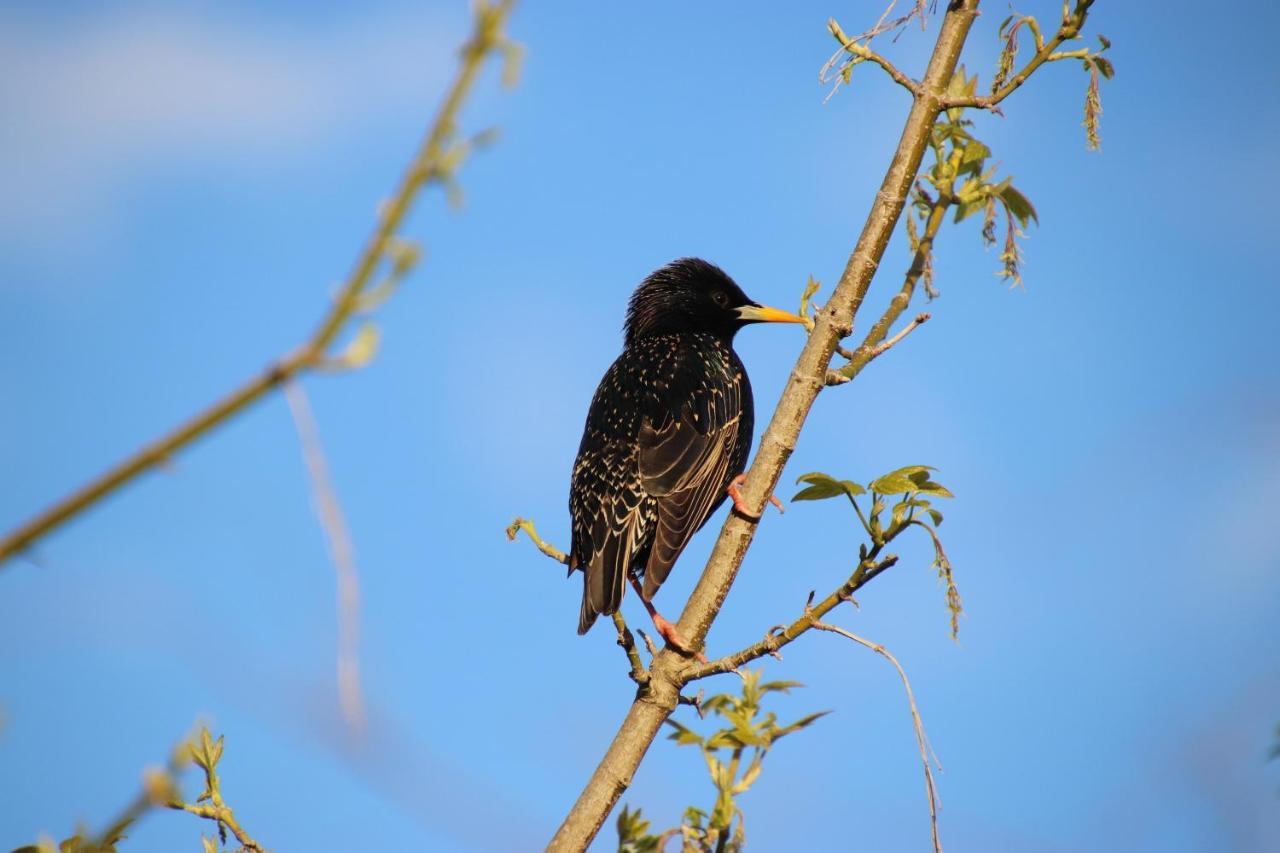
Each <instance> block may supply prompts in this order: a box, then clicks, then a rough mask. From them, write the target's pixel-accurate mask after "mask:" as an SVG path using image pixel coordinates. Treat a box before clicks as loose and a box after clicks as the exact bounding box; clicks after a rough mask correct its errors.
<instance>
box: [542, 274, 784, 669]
mask: <svg viewBox="0 0 1280 853" xmlns="http://www.w3.org/2000/svg"><path fill="white" fill-rule="evenodd" d="M804 322H805V321H804V320H803V319H802V318H801V317H799V316H797V315H795V314H792V313H790V312H787V311H782V310H779V309H777V308H770V307H768V306H765V305H761V304H759V303H757V302H755V301H753V300H751V299H750V298H749V297H748V296H747V295H746V294H745V293H744V292H743V291H742V288H740V287H739V286H738V285H737V284H736V283H735V282H734V280H733V279H732V278H730V277H729V275H728V274H727V273H725V272H724V270H722V269H720V268H719V267H717V266H716V265H714V264H712V263H710V262H708V261H705V260H702V259H700V258H680V259H678V260H675V261H672V262H671V263H669V264H667V265H666V266H663V267H661V268H660V269H658V270H656V271H654V272H653V273H651V274H650V275H649V276H648V277H646V278H645V279H644V280H643V281H642V282H641V283H640V285H639V286H638V287H637V288H636V290H635V292H634V293H633V294H632V296H631V300H630V302H629V304H628V306H627V314H626V321H625V324H624V329H623V331H624V334H623V338H624V340H623V343H624V346H623V350H622V354H621V355H619V356H618V358H617V359H616V360H615V361H614V362H613V364H612V365H611V366H610V367H609V369H608V371H606V372H605V374H604V378H602V379H601V380H600V385H599V387H598V388H597V389H596V393H595V396H594V397H593V398H592V400H591V406H590V408H589V410H588V412H587V420H586V425H585V426H584V428H583V432H582V442H581V444H580V446H579V448H578V455H577V458H576V460H575V461H574V464H573V473H572V476H571V478H570V486H569V514H570V520H571V527H572V542H571V546H570V551H569V560H568V565H569V574H570V576H572V574H573V572H574V571H575V570H580V571H581V572H582V576H583V589H582V607H581V609H580V611H579V616H578V633H579V634H585V633H586V632H587V631H588V630H589V629H590V628H591V626H592V624H593V623H594V622H595V621H596V617H597V616H599V615H600V614H606V615H609V614H613V613H615V612H617V610H618V608H619V606H620V605H621V603H622V597H623V593H624V591H625V588H626V586H627V584H628V583H630V584H631V586H632V587H633V588H634V589H635V590H636V592H637V593H638V595H639V597H640V600H641V602H642V603H643V604H644V606H645V609H646V610H647V611H648V613H649V616H650V617H651V618H652V620H653V623H654V627H655V629H656V630H657V631H658V633H659V634H661V635H662V637H663V639H665V640H666V641H667V643H668V644H670V645H672V646H675V647H676V648H678V649H680V650H682V651H685V652H690V653H692V650H690V649H689V648H688V647H687V645H686V644H685V642H684V640H683V638H681V637H680V636H679V634H678V633H677V632H676V629H675V626H674V625H673V624H672V623H670V622H668V621H667V620H666V619H664V618H663V617H662V616H661V614H659V613H658V612H657V610H656V609H655V608H654V606H653V603H652V600H653V597H654V595H655V593H657V591H658V588H659V587H660V586H661V585H662V583H663V581H665V580H666V579H667V576H668V574H669V573H670V572H671V568H672V566H673V565H674V564H675V562H676V559H677V558H678V557H679V556H680V553H681V551H683V550H684V548H685V546H686V545H687V544H688V543H689V540H690V538H691V537H692V536H693V534H694V533H696V532H697V531H698V529H699V528H701V527H702V526H703V525H704V524H705V523H706V521H707V519H708V518H710V517H711V515H712V514H713V513H714V512H715V511H716V510H717V509H718V508H719V507H720V505H721V504H722V503H723V502H724V501H725V499H726V498H727V497H731V498H733V502H734V506H735V507H736V508H737V509H738V511H739V512H742V513H744V514H747V515H748V516H749V517H754V516H751V515H750V513H749V512H748V511H747V508H746V506H745V505H744V504H743V503H742V500H741V496H740V495H739V493H738V490H737V487H738V486H739V485H740V484H741V483H742V481H743V480H744V478H745V477H744V475H743V471H744V469H745V468H746V463H747V457H748V455H749V454H750V452H751V440H752V430H753V428H754V425H755V411H754V404H753V401H752V397H751V383H750V381H749V380H748V378H747V371H746V367H745V366H744V365H743V363H742V360H741V359H740V358H739V357H738V354H737V353H736V352H734V350H733V338H734V335H735V334H737V332H738V330H739V329H741V328H742V327H743V326H746V325H749V324H752V323H804ZM771 500H772V501H774V503H777V501H776V499H773V498H771ZM777 505H778V507H779V509H781V504H780V503H779V504H777ZM641 580H643V586H641Z"/></svg>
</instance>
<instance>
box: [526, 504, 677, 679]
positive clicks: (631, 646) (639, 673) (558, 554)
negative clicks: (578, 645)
mask: <svg viewBox="0 0 1280 853" xmlns="http://www.w3.org/2000/svg"><path fill="white" fill-rule="evenodd" d="M521 530H523V531H524V532H525V535H526V536H528V537H529V541H530V542H532V543H533V545H534V547H535V548H537V549H538V550H539V551H541V552H542V553H544V554H546V555H547V556H548V557H550V558H551V559H553V560H555V561H556V562H557V563H560V564H561V565H565V566H567V565H569V555H568V554H566V553H565V552H564V551H561V550H560V549H559V548H557V547H556V546H554V545H552V544H551V543H549V542H546V541H544V540H543V538H542V537H541V536H539V535H538V530H537V528H535V527H534V526H533V522H532V521H530V520H529V519H527V518H517V519H516V520H515V521H513V522H511V524H509V525H507V538H508V539H510V540H511V541H513V542H514V541H515V538H516V535H517V534H519V532H520V531H521ZM570 574H572V570H571V571H570ZM613 625H614V627H615V628H617V629H618V646H619V647H620V648H621V649H622V651H623V652H624V653H625V654H626V656H627V663H628V664H629V665H630V667H631V671H630V672H628V673H627V676H628V677H629V678H630V679H631V680H632V681H634V682H635V683H636V687H638V688H640V689H641V690H643V689H645V688H647V687H648V686H649V670H648V669H646V668H645V665H644V661H642V660H640V652H639V651H638V650H637V649H636V638H635V635H633V634H632V633H631V629H630V628H628V627H627V623H626V620H624V619H623V618H622V614H621V613H619V612H615V613H614V614H613ZM640 636H641V637H642V638H644V642H645V645H647V646H648V647H649V651H650V653H652V652H653V651H654V649H653V643H652V642H651V641H650V640H649V638H648V637H647V636H645V634H644V632H643V631H641V632H640Z"/></svg>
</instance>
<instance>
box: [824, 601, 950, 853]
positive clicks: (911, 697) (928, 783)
mask: <svg viewBox="0 0 1280 853" xmlns="http://www.w3.org/2000/svg"><path fill="white" fill-rule="evenodd" d="M813 627H814V628H816V629H817V630H819V631H830V632H831V633H833V634H839V635H840V636H842V637H848V638H849V639H850V640H853V641H854V642H855V643H858V644H860V645H863V646H866V647H867V648H868V649H871V651H873V652H875V653H876V654H878V655H883V656H884V657H885V658H886V659H887V660H888V661H889V663H891V664H893V667H894V669H896V670H898V676H899V677H900V678H901V679H902V686H903V687H904V688H905V689H906V691H907V704H908V705H910V706H911V722H912V723H913V724H914V726H915V730H916V743H917V744H918V745H919V746H920V762H921V763H922V764H923V765H924V788H925V793H926V794H927V795H928V797H929V825H930V828H931V829H932V832H933V849H934V853H942V839H941V838H939V837H938V790H937V787H936V786H935V785H934V782H933V771H932V770H930V769H929V756H930V755H932V753H933V747H931V746H929V739H928V738H927V737H926V736H925V733H924V722H923V721H922V720H921V719H920V710H919V709H918V708H917V707H916V697H915V694H914V693H912V691H911V680H910V679H908V678H907V672H906V670H904V669H903V668H902V664H900V663H898V659H897V658H895V657H894V656H893V655H892V654H891V653H890V652H889V650H888V649H886V648H885V647H884V646H882V645H880V644H879V643H873V642H871V641H870V640H866V639H863V638H862V637H859V636H858V635H857V634H851V633H849V632H848V631H846V630H845V629H843V628H838V627H836V626H835V625H829V624H827V623H826V622H814V623H813ZM933 761H934V763H935V764H937V763H938V758H937V756H934V758H933ZM938 769H939V770H941V769H942V765H941V764H938Z"/></svg>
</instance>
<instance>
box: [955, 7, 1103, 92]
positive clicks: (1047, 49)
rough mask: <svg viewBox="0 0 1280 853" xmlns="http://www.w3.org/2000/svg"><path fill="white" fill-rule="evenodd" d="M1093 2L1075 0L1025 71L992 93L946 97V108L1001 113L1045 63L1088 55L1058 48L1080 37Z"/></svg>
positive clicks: (1025, 67)
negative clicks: (969, 108) (1002, 106)
mask: <svg viewBox="0 0 1280 853" xmlns="http://www.w3.org/2000/svg"><path fill="white" fill-rule="evenodd" d="M1092 5H1093V0H1076V5H1075V9H1074V10H1073V11H1072V12H1071V13H1070V14H1068V15H1067V16H1066V17H1064V18H1063V21H1062V26H1060V27H1059V28H1058V31H1057V32H1056V33H1054V34H1053V38H1051V39H1049V40H1048V41H1047V42H1045V43H1044V45H1043V46H1042V47H1041V48H1040V49H1039V50H1037V51H1036V54H1035V56H1033V57H1031V59H1030V60H1029V61H1028V62H1027V64H1026V65H1024V66H1023V68H1022V70H1021V71H1019V72H1018V73H1017V74H1014V75H1013V76H1012V77H1010V78H1009V80H1008V82H1007V83H1005V84H1004V85H1003V86H1001V87H1000V88H999V89H997V90H996V91H994V92H992V93H991V94H990V95H986V96H976V95H975V96H971V97H963V98H943V100H942V106H943V107H944V108H945V109H953V108H955V107H974V108H976V109H982V110H990V111H992V112H995V113H999V112H1000V109H999V104H1000V102H1001V101H1003V100H1004V99H1005V98H1007V97H1009V96H1010V95H1012V94H1013V93H1014V92H1015V91H1017V90H1018V88H1019V87H1020V86H1021V85H1022V84H1023V83H1025V82H1027V78H1028V77H1030V76H1031V75H1032V74H1033V73H1034V72H1035V70H1036V69H1037V68H1039V67H1040V66H1041V65H1044V64H1045V63H1046V62H1057V61H1059V60H1062V59H1080V58H1081V57H1082V56H1083V55H1087V51H1085V52H1084V53H1083V54H1082V53H1081V51H1062V52H1059V51H1058V47H1059V46H1060V45H1061V44H1062V43H1063V42H1067V41H1071V40H1072V39H1075V38H1078V37H1079V35H1080V30H1081V29H1083V28H1084V23H1085V20H1086V19H1087V18H1088V17H1089V7H1090V6H1092Z"/></svg>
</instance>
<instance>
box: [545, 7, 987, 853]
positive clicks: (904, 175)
mask: <svg viewBox="0 0 1280 853" xmlns="http://www.w3.org/2000/svg"><path fill="white" fill-rule="evenodd" d="M977 7H978V0H953V2H952V3H951V4H950V6H949V8H948V10H947V12H946V14H945V16H944V17H943V20H942V26H941V28H940V30H939V34H938V40H937V42H936V43H935V45H934V50H933V54H932V56H931V57H930V60H929V65H928V68H927V70H926V72H925V75H924V79H923V81H922V82H921V84H920V90H919V93H918V95H917V96H916V98H915V99H914V100H913V102H912V106H911V111H910V113H909V114H908V117H907V120H906V124H905V127H904V128H903V132H902V137H901V140H900V141H899V143H898V147H897V150H896V151H895V153H894V156H893V161H892V163H891V164H890V166H889V169H888V171H887V173H886V174H885V176H884V179H883V181H882V183H881V187H880V191H879V192H878V193H877V194H876V196H875V199H874V201H873V203H872V208H871V211H870V213H869V214H868V216H867V220H866V224H865V225H864V227H863V230H862V233H861V235H860V236H859V238H858V241H857V244H856V246H855V247H854V250H853V252H852V254H851V255H850V257H849V260H848V263H847V264H846V265H845V269H844V272H843V274H842V275H841V277H840V281H839V282H838V283H837V285H836V288H835V290H834V292H833V293H832V295H831V298H830V299H829V300H828V301H827V303H826V305H825V306H823V308H822V309H821V310H819V311H818V313H817V315H816V317H815V321H814V328H813V331H812V332H811V333H810V335H809V338H808V340H807V342H806V343H805V346H804V349H803V350H802V352H801V353H800V356H799V359H798V360H797V362H796V365H795V367H794V369H793V370H792V372H791V377H790V379H789V380H788V382H787V384H786V386H785V388H784V390H783V393H782V399H781V400H780V401H779V403H778V406H777V408H776V409H775V410H774V413H773V417H772V419H771V420H770V423H769V426H768V428H767V429H766V430H765V433H764V436H763V438H762V439H761V442H760V449H759V451H758V453H757V454H756V457H755V460H754V461H753V463H752V465H751V468H750V469H749V470H748V472H747V478H746V482H745V484H744V486H743V488H742V493H743V497H744V499H745V501H746V503H747V509H748V510H749V511H753V512H755V513H756V514H759V513H760V512H761V511H762V510H763V507H764V503H765V500H766V498H767V497H768V495H770V494H772V493H773V490H774V487H775V486H776V485H777V482H778V478H779V477H780V476H781V473H782V468H783V466H784V465H785V464H786V461H787V459H788V458H789V457H790V455H791V452H792V450H793V449H794V448H795V445H796V441H797V440H798V438H799V435H800V430H801V428H802V427H803V426H804V422H805V419H806V417H807V416H808V413H809V410H810V408H811V407H812V406H813V403H814V400H815V399H816V398H817V396H818V393H819V391H821V390H822V388H823V387H824V380H825V378H826V374H827V369H828V366H829V364H830V362H831V357H832V354H833V353H834V352H835V348H836V345H837V344H838V343H839V341H840V337H841V334H840V330H841V329H848V328H851V327H852V325H853V321H854V319H855V317H856V315H857V312H858V309H859V308H860V307H861V305H862V302H863V299H864V298H865V296H866V292H867V288H868V287H869V286H870V284H871V279H872V277H873V276H874V274H875V271H876V269H877V267H878V266H879V264H880V259H881V258H882V257H883V255H884V251H885V247H886V246H887V245H888V242H889V238H890V236H891V235H892V233H893V230H894V228H895V226H896V225H897V223H898V220H899V218H900V216H901V214H902V210H903V207H904V205H905V203H906V199H907V195H908V193H909V191H910V189H911V185H912V183H913V182H914V181H915V178H916V174H917V173H918V172H919V169H920V163H921V161H922V159H923V157H924V152H925V149H926V148H927V147H928V145H929V139H930V135H931V130H932V128H933V125H934V122H935V121H936V120H937V117H938V113H939V111H940V109H941V99H942V93H943V92H944V91H945V90H946V87H947V83H948V82H949V81H950V79H951V76H952V74H953V73H954V71H955V68H956V63H957V62H958V60H959V58H960V53H961V50H962V48H963V46H964V42H965V39H966V38H967V37H968V34H969V29H970V27H971V26H972V25H973V21H974V18H975V17H976V16H977ZM755 527H756V523H755V522H754V521H752V520H750V519H747V518H743V517H741V516H740V515H738V514H736V513H735V514H731V515H730V516H729V517H728V519H727V520H726V521H725V523H724V525H723V527H722V528H721V531H720V536H719V538H718V539H717V540H716V544H715V547H714V550H713V551H712V554H711V557H710V559H709V561H708V563H707V566H706V569H705V570H704V571H703V573H702V576H701V578H700V579H699V581H698V585H697V587H696V588H695V589H694V591H693V594H692V595H691V596H690V598H689V602H688V604H687V605H686V606H685V609H684V612H683V613H682V614H681V616H680V621H679V624H678V631H679V633H680V634H681V636H683V637H684V638H685V639H686V640H687V641H688V642H689V643H690V644H691V646H692V647H693V648H694V649H698V648H701V647H702V645H703V644H704V642H705V640H706V635H707V631H708V630H709V628H710V627H711V623H712V622H713V621H714V620H715V618H716V616H717V614H718V613H719V612H720V607H721V605H722V604H723V602H724V599H725V597H726V596H727V595H728V593H729V588H730V587H731V586H732V585H733V582H734V579H735V578H736V577H737V573H738V569H739V567H740V566H741V565H742V560H743V558H744V557H745V555H746V552H747V549H748V548H749V547H750V545H751V540H752V537H753V536H754V533H755ZM693 665H694V664H691V663H690V660H689V659H688V658H686V657H685V656H683V655H681V654H679V653H678V652H676V651H674V650H672V649H669V648H668V649H664V650H663V651H662V652H660V653H659V654H658V655H657V657H655V658H654V661H653V664H652V665H651V666H650V668H649V675H650V689H649V690H648V691H644V692H643V693H642V695H640V696H638V697H637V699H636V701H635V702H634V703H632V706H631V709H630V710H629V711H628V713H627V716H626V718H625V719H624V720H623V722H622V725H621V726H620V728H619V729H618V733H617V735H616V736H615V737H614V739H613V742H612V743H611V744H610V746H609V748H608V750H607V751H606V753H605V755H604V758H603V759H602V760H601V762H600V764H599V766H598V767H597V768H596V770H595V772H594V773H593V774H592V776H591V779H590V780H589V781H588V782H587V785H586V787H585V788H584V789H583V791H582V793H581V795H580V796H579V797H578V800H577V802H576V803H575V804H574V806H573V808H572V809H571V810H570V812H569V814H568V815H567V816H566V817H565V820H564V822H563V823H562V824H561V826H560V828H559V830H558V831H557V832H556V834H555V836H554V837H553V838H552V840H551V843H550V845H549V846H548V849H549V850H556V851H563V850H575V851H576V850H584V849H585V848H586V847H587V845H588V844H590V843H591V840H592V839H593V838H594V837H595V835H596V833H597V832H598V831H599V829H600V826H601V825H602V824H603V823H604V821H605V818H606V817H608V814H609V812H610V811H611V810H612V809H613V806H614V805H615V803H616V802H617V800H618V797H620V796H621V794H622V792H623V791H624V790H625V789H626V787H627V785H629V784H630V781H631V777H632V774H633V773H634V772H635V770H636V768H637V767H638V766H639V764H640V762H641V760H643V758H644V755H645V753H646V752H647V751H648V748H649V745H650V744H651V743H652V742H653V739H654V737H656V735H657V733H658V731H659V729H660V728H661V726H662V723H663V721H664V720H665V719H666V718H667V716H668V715H670V713H671V712H672V711H673V710H674V709H675V707H676V705H677V703H678V702H679V696H680V684H681V683H682V678H681V676H682V673H683V672H684V671H685V670H686V669H687V668H689V667H691V666H693Z"/></svg>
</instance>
